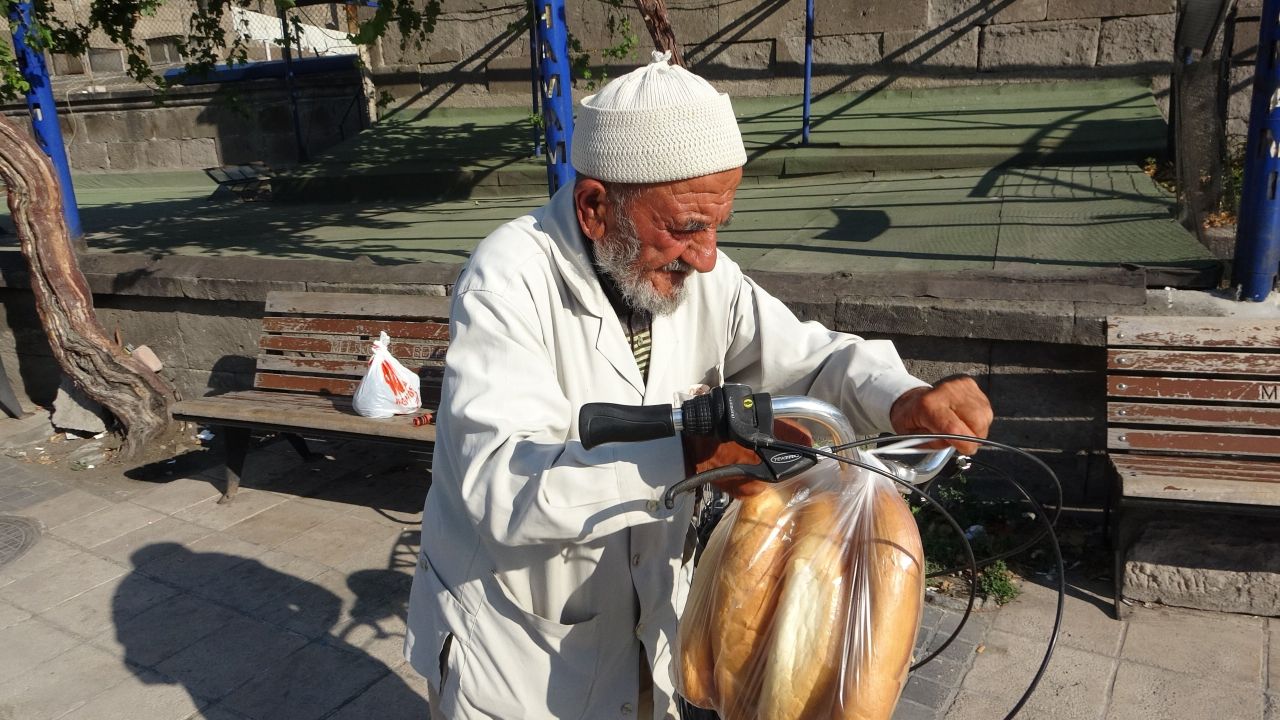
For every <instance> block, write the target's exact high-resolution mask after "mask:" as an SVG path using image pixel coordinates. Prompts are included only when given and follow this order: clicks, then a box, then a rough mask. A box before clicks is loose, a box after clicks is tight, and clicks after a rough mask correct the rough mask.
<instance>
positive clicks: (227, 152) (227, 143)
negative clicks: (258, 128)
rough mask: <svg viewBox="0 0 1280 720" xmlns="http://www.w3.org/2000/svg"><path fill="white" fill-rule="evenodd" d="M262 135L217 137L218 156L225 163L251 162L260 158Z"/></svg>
mask: <svg viewBox="0 0 1280 720" xmlns="http://www.w3.org/2000/svg"><path fill="white" fill-rule="evenodd" d="M261 140H262V137H261V136H260V135H258V134H257V133H254V134H251V135H227V136H224V137H220V138H218V139H217V142H218V157H220V158H221V159H222V162H223V163H224V164H226V165H235V164H238V163H251V162H254V161H256V160H260V159H261V158H262V142H261Z"/></svg>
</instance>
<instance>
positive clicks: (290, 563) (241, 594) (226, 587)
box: [192, 550, 329, 612]
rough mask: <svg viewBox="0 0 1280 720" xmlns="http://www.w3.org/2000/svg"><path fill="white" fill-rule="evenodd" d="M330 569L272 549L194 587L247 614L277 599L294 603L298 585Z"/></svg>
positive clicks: (210, 597)
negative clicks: (293, 594)
mask: <svg viewBox="0 0 1280 720" xmlns="http://www.w3.org/2000/svg"><path fill="white" fill-rule="evenodd" d="M328 569H329V568H328V567H326V566H324V565H321V564H320V563H318V562H315V561H312V560H307V559H306V558H300V557H297V556H295V555H289V554H287V553H282V552H277V551H274V550H268V551H267V552H265V553H263V554H262V555H259V556H258V557H256V558H252V559H249V560H245V561H244V562H241V563H240V564H238V565H235V566H234V567H231V568H229V569H228V570H226V571H225V572H220V573H217V574H215V575H211V576H209V577H208V579H207V580H206V581H205V582H204V583H202V584H200V585H198V586H196V587H194V588H192V592H194V593H195V594H197V595H200V596H202V597H206V598H209V599H210V600H216V601H217V602H220V603H222V604H224V605H230V606H231V607H233V608H236V609H238V610H243V611H246V612H247V611H250V610H253V609H254V608H258V607H261V606H263V605H267V604H269V603H272V602H274V601H277V599H281V598H283V599H284V600H285V601H291V594H292V591H293V590H294V589H295V588H296V587H297V586H298V585H300V584H302V583H303V582H305V581H307V580H310V579H311V578H313V577H315V576H317V575H319V574H321V573H323V572H325V571H327V570H328Z"/></svg>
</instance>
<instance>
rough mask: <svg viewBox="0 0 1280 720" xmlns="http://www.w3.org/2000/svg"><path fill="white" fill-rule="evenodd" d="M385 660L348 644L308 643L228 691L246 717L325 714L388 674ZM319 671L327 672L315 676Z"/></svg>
mask: <svg viewBox="0 0 1280 720" xmlns="http://www.w3.org/2000/svg"><path fill="white" fill-rule="evenodd" d="M387 672H388V670H387V667H386V665H384V664H382V663H380V662H377V661H375V660H373V659H371V658H369V657H368V656H366V655H365V654H363V653H358V652H352V651H351V650H350V648H346V649H338V648H335V647H330V646H327V645H324V644H320V643H312V644H310V645H307V646H306V647H304V648H303V649H301V650H299V651H298V652H296V653H294V654H293V655H291V656H289V657H288V658H286V659H285V660H284V661H282V662H278V663H276V664H275V665H274V666H273V667H272V668H270V670H269V671H268V672H265V673H262V674H260V675H259V676H258V677H256V678H254V679H253V680H251V681H250V682H248V683H247V684H245V685H244V686H242V687H240V688H239V689H237V690H236V691H235V692H234V693H232V694H231V695H230V696H228V697H227V699H226V701H225V703H226V705H227V707H229V708H231V709H233V710H235V711H236V712H239V713H243V714H245V715H248V716H249V717H286V716H290V717H323V716H327V715H328V714H329V713H332V712H334V711H335V710H336V709H337V708H339V707H341V706H342V705H344V704H346V703H347V702H348V701H349V700H351V699H353V698H354V697H355V696H356V695H358V694H360V693H361V692H363V691H364V690H365V689H367V688H369V687H371V686H372V685H373V684H374V683H375V682H377V681H378V680H379V679H381V678H382V677H383V676H385V675H386V674H387ZM317 677H323V678H326V681H325V682H316V678H317Z"/></svg>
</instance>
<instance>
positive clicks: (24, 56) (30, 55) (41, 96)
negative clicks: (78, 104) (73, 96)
mask: <svg viewBox="0 0 1280 720" xmlns="http://www.w3.org/2000/svg"><path fill="white" fill-rule="evenodd" d="M9 25H10V27H12V28H13V53H14V55H15V56H16V58H17V60H18V69H19V70H20V71H21V72H22V77H23V79H25V80H26V81H27V83H28V84H30V85H31V89H30V90H28V91H27V109H28V110H30V111H31V125H32V127H33V128H34V130H35V135H36V142H37V143H39V145H40V149H41V150H44V154H45V155H48V156H49V160H51V161H52V162H53V169H54V172H56V173H57V174H58V184H59V185H61V186H62V216H63V218H65V219H66V221H67V233H68V234H70V236H71V239H72V240H79V239H80V238H82V237H84V231H83V230H81V229H80V208H79V206H78V205H76V190H75V187H74V186H73V185H72V184H71V164H70V163H69V162H67V149H66V148H65V147H64V146H63V145H62V128H61V127H59V126H58V103H57V101H55V100H54V98H53V85H52V84H51V83H50V82H49V69H48V68H47V67H46V66H45V62H44V53H43V52H41V51H40V50H36V49H35V48H32V47H30V46H29V45H27V30H28V28H29V27H30V25H31V3H30V1H29V0H18V2H14V3H13V4H11V5H10V6H9Z"/></svg>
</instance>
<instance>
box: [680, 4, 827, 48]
mask: <svg viewBox="0 0 1280 720" xmlns="http://www.w3.org/2000/svg"><path fill="white" fill-rule="evenodd" d="M804 9H805V4H804V2H802V0H780V1H775V2H765V3H762V2H760V0H728V1H727V2H724V3H721V4H718V5H717V6H716V10H717V12H716V13H715V14H713V13H710V12H707V11H706V10H705V9H704V10H700V11H699V12H700V13H701V14H703V15H707V16H710V17H711V19H713V20H716V25H717V26H716V27H715V28H713V29H712V31H711V32H710V33H707V35H706V36H705V37H706V38H707V39H706V40H703V42H708V43H712V44H714V43H716V42H721V41H743V40H769V39H775V38H786V37H804ZM676 27H677V31H678V32H679V31H680V30H679V26H676ZM681 39H684V36H683V35H681ZM690 39H694V38H690ZM700 40H701V38H700Z"/></svg>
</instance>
